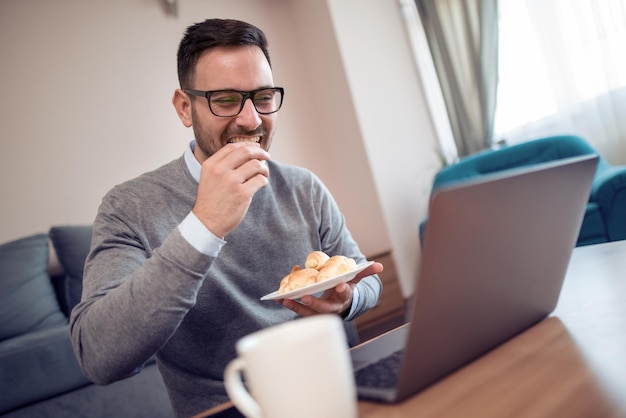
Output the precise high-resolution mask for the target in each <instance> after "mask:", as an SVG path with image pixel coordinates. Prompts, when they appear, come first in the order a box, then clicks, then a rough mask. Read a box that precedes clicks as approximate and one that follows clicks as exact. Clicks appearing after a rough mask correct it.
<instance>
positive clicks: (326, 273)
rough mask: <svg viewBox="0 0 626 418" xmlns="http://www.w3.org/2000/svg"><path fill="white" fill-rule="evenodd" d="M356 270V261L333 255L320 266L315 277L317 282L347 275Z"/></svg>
mask: <svg viewBox="0 0 626 418" xmlns="http://www.w3.org/2000/svg"><path fill="white" fill-rule="evenodd" d="M355 268H356V261H354V259H353V258H349V257H346V256H343V255H334V256H332V257H330V258H329V259H328V261H327V262H326V263H325V264H324V266H322V268H321V269H320V272H319V274H318V275H317V281H318V282H321V281H323V280H327V279H330V278H332V277H335V276H338V275H340V274H343V273H347V272H349V271H350V270H354V269H355Z"/></svg>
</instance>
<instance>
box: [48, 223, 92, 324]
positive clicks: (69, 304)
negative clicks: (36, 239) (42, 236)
mask: <svg viewBox="0 0 626 418" xmlns="http://www.w3.org/2000/svg"><path fill="white" fill-rule="evenodd" d="M91 235H92V227H91V225H79V226H55V227H53V228H51V229H50V239H51V240H52V244H53V245H54V250H55V252H56V254H57V257H58V259H59V263H60V264H61V267H63V270H64V271H65V285H64V291H63V294H62V295H60V298H61V300H62V303H63V304H64V305H65V306H64V307H63V308H64V310H65V311H66V313H67V314H68V316H69V312H71V310H72V308H73V307H74V306H76V304H77V303H78V302H79V301H80V296H81V293H82V291H83V269H84V266H85V259H86V258H87V254H89V248H90V246H91Z"/></svg>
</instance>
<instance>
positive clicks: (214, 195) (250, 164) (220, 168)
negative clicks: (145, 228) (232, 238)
mask: <svg viewBox="0 0 626 418" xmlns="http://www.w3.org/2000/svg"><path fill="white" fill-rule="evenodd" d="M267 159H269V153H268V152H267V151H265V150H263V149H262V148H261V147H260V146H259V145H258V144H256V143H250V142H240V143H232V144H228V145H226V146H224V147H223V148H220V149H219V150H218V151H217V152H216V153H215V154H213V155H211V156H210V157H209V158H207V159H206V160H205V161H204V162H203V163H202V171H201V174H200V183H199V186H198V196H197V199H196V203H195V205H194V207H193V213H194V214H195V215H196V216H197V217H198V219H199V220H200V221H201V222H202V223H203V224H204V225H205V226H206V227H207V228H208V229H209V231H211V232H212V233H213V234H214V235H215V236H217V237H220V238H223V237H224V236H226V234H228V233H229V232H230V231H232V230H233V229H235V227H237V225H239V224H240V223H241V221H242V219H243V218H244V216H245V215H246V212H247V211H248V208H249V207H250V202H251V201H252V197H253V196H254V194H255V193H256V192H257V191H258V190H259V189H261V188H263V187H265V186H266V185H267V182H268V180H267V178H268V177H269V170H268V168H267V165H266V164H265V160H267Z"/></svg>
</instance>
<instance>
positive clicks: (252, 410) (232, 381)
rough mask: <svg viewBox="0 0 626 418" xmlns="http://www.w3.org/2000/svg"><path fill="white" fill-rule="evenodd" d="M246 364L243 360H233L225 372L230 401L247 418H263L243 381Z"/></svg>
mask: <svg viewBox="0 0 626 418" xmlns="http://www.w3.org/2000/svg"><path fill="white" fill-rule="evenodd" d="M245 365H246V363H245V361H244V360H243V359H242V358H239V357H238V358H236V359H234V360H232V361H231V362H230V363H228V365H227V366H226V369H225V370H224V385H225V386H226V393H227V394H228V396H229V397H230V400H231V401H232V402H233V404H235V406H236V407H237V409H239V411H241V413H242V414H244V415H245V416H246V417H247V418H263V415H262V413H261V407H260V406H259V404H257V403H256V401H255V400H254V399H253V398H252V396H250V394H249V393H248V391H247V390H246V388H245V386H244V384H243V381H242V380H241V372H242V371H243V369H244V367H245Z"/></svg>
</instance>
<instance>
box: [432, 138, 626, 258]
mask: <svg viewBox="0 0 626 418" xmlns="http://www.w3.org/2000/svg"><path fill="white" fill-rule="evenodd" d="M585 154H598V153H597V151H596V150H595V149H594V148H593V147H591V145H589V143H588V142H586V141H585V140H584V139H582V138H580V137H578V136H575V135H556V136H550V137H545V138H540V139H535V140H532V141H528V142H523V143H520V144H516V145H511V146H505V147H503V148H499V149H495V150H492V149H489V150H485V151H481V152H478V153H475V154H472V155H469V156H467V157H464V158H462V159H461V160H459V161H458V162H457V163H454V164H451V165H450V166H447V167H444V168H443V169H442V170H441V171H440V172H439V173H437V175H436V176H435V178H434V180H433V191H434V190H436V189H437V188H439V187H442V186H446V185H449V184H452V183H458V182H463V181H468V180H471V179H473V178H476V177H478V176H481V175H484V174H488V173H493V172H496V171H502V170H506V169H511V168H517V167H521V166H525V165H531V164H537V163H542V162H547V161H552V160H557V159H562V158H568V157H574V156H579V155H585ZM598 157H599V161H598V168H597V170H596V174H595V178H594V181H593V185H592V189H591V195H590V196H589V202H588V203H587V209H586V211H585V216H584V219H583V222H582V226H581V229H580V234H579V236H578V240H577V243H576V246H583V245H589V244H598V243H602V242H609V241H618V240H623V239H626V166H613V165H611V164H609V163H608V162H607V161H606V160H605V159H604V158H602V156H600V155H598ZM555 192H558V191H555ZM425 228H426V221H423V222H422V223H421V224H420V237H421V239H422V241H423V238H424V231H425Z"/></svg>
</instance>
